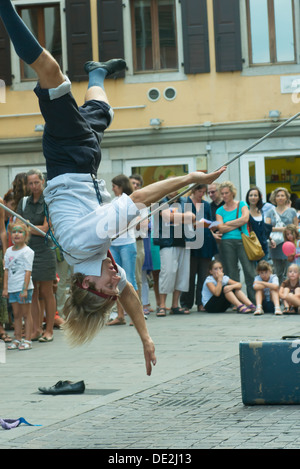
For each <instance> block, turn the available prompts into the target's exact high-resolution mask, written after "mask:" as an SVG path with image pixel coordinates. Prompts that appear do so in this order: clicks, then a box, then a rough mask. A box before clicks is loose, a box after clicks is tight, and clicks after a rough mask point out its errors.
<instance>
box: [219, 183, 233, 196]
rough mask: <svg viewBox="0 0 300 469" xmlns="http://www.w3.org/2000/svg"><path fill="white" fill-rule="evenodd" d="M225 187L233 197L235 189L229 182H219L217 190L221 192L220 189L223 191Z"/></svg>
mask: <svg viewBox="0 0 300 469" xmlns="http://www.w3.org/2000/svg"><path fill="white" fill-rule="evenodd" d="M225 187H228V189H229V190H230V191H231V192H232V194H233V197H235V196H236V192H237V191H236V188H235V185H234V184H232V182H231V181H224V182H221V184H220V186H219V190H220V191H221V190H222V189H225Z"/></svg>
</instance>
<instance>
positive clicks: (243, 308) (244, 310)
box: [236, 305, 253, 314]
mask: <svg viewBox="0 0 300 469" xmlns="http://www.w3.org/2000/svg"><path fill="white" fill-rule="evenodd" d="M236 309H237V312H238V313H241V314H249V313H253V311H252V309H251V308H250V306H246V305H240V306H238V307H237V308H236Z"/></svg>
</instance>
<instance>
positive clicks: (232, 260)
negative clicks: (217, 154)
mask: <svg viewBox="0 0 300 469" xmlns="http://www.w3.org/2000/svg"><path fill="white" fill-rule="evenodd" d="M220 192H221V196H222V199H223V200H224V205H223V206H222V207H220V208H218V210H217V212H216V220H217V221H219V222H220V225H219V226H218V229H219V232H220V233H221V234H222V239H221V242H220V244H219V245H218V246H219V253H220V257H221V261H222V264H223V267H224V273H225V274H226V275H228V277H229V278H231V279H232V280H235V281H236V282H239V281H240V278H239V277H240V276H239V265H238V262H239V261H240V263H241V265H242V269H243V273H244V277H245V283H246V288H247V296H248V298H249V299H250V301H251V302H252V303H254V302H255V294H254V290H253V279H254V276H255V267H254V263H253V262H252V261H249V259H248V257H247V254H246V251H245V249H244V246H243V241H242V235H241V232H243V233H245V234H248V230H247V223H248V221H249V209H248V207H247V204H246V202H244V201H240V202H237V201H236V200H235V196H236V188H235V186H234V185H233V184H232V182H230V181H225V182H223V183H221V184H220Z"/></svg>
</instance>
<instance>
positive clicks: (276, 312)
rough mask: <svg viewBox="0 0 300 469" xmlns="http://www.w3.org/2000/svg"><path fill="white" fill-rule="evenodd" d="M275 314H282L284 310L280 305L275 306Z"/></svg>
mask: <svg viewBox="0 0 300 469" xmlns="http://www.w3.org/2000/svg"><path fill="white" fill-rule="evenodd" d="M274 314H276V316H281V315H282V311H281V308H280V306H276V307H275V313H274Z"/></svg>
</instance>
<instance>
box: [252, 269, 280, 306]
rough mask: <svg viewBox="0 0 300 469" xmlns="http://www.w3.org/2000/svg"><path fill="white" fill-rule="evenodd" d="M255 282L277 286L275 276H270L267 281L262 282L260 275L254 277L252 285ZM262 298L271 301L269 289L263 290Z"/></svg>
mask: <svg viewBox="0 0 300 469" xmlns="http://www.w3.org/2000/svg"><path fill="white" fill-rule="evenodd" d="M255 282H267V283H274V284H275V285H278V286H279V279H278V277H277V275H275V274H271V275H270V278H269V280H263V279H262V278H261V276H260V275H256V277H254V282H253V285H254V283H255ZM264 296H265V299H266V300H267V301H270V300H271V293H270V288H264Z"/></svg>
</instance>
